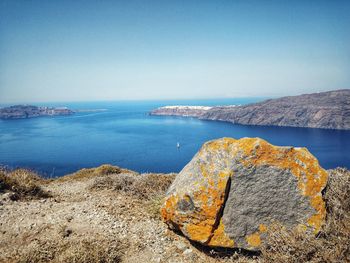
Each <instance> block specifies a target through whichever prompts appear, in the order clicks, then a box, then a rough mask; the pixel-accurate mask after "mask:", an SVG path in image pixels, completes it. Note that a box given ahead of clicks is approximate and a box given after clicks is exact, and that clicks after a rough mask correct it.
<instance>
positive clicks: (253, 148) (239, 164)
mask: <svg viewBox="0 0 350 263" xmlns="http://www.w3.org/2000/svg"><path fill="white" fill-rule="evenodd" d="M327 177H328V175H327V173H326V171H325V170H324V169H322V168H321V167H320V166H319V164H318V161H317V159H316V158H315V157H314V156H313V155H312V154H311V153H310V152H309V151H308V150H307V149H306V148H293V147H278V146H273V145H271V144H269V143H268V142H266V141H264V140H262V139H259V138H243V139H240V140H235V139H231V138H222V139H218V140H215V141H210V142H207V143H205V144H204V145H203V147H202V148H201V149H200V151H199V152H198V153H197V154H196V155H195V156H194V158H193V159H192V160H191V161H190V162H189V163H188V164H187V165H186V166H185V168H184V169H183V170H182V171H181V172H180V173H179V175H178V176H177V177H176V179H175V181H174V182H173V184H172V185H171V186H170V188H169V190H168V192H167V196H166V200H165V204H164V206H163V207H162V209H161V213H162V217H163V219H164V220H165V222H166V223H167V224H168V225H169V226H170V227H171V228H174V229H177V230H180V231H181V232H182V233H183V234H184V235H185V236H186V237H188V238H189V239H191V240H193V241H197V242H200V243H202V244H204V245H208V246H219V247H240V248H245V249H251V250H256V249H258V248H259V246H260V245H261V243H262V242H263V240H264V236H265V234H264V233H265V232H266V231H267V229H268V227H269V225H271V224H272V223H273V222H279V223H281V224H282V225H284V226H286V227H288V228H295V227H299V228H302V229H304V230H305V231H309V230H312V231H313V232H315V233H317V232H318V231H319V229H320V227H321V225H322V224H323V222H324V220H325V205H324V202H323V200H322V195H321V191H322V189H323V188H324V187H325V185H326V182H327Z"/></svg>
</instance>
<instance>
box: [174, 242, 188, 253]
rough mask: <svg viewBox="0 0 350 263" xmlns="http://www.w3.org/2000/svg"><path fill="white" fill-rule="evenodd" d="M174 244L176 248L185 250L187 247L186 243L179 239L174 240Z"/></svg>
mask: <svg viewBox="0 0 350 263" xmlns="http://www.w3.org/2000/svg"><path fill="white" fill-rule="evenodd" d="M174 244H175V246H176V248H177V249H178V250H181V251H185V250H186V249H187V245H186V244H185V243H184V242H182V241H180V240H179V241H176V242H174Z"/></svg>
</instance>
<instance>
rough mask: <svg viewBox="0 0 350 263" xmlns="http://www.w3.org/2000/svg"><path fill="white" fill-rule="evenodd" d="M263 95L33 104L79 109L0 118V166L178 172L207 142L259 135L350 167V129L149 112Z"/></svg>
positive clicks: (50, 173) (53, 173)
mask: <svg viewBox="0 0 350 263" xmlns="http://www.w3.org/2000/svg"><path fill="white" fill-rule="evenodd" d="M263 99H265V98H236V99H215V100H168V101H101V102H74V103H72V102H67V103H62V102H61V103H41V104H34V105H41V106H55V107H58V106H66V107H68V108H70V109H73V110H78V112H77V113H75V114H74V115H70V116H55V117H38V118H31V119H18V120H0V165H1V166H6V167H8V168H18V167H24V168H28V169H31V170H34V171H36V172H38V173H39V174H41V175H43V176H45V177H59V176H62V175H65V174H69V173H73V172H75V171H77V170H79V169H82V168H90V167H96V166H99V165H101V164H112V165H117V166H120V167H123V168H128V169H131V170H134V171H137V172H140V173H144V172H150V173H169V172H179V171H181V169H182V168H183V167H184V166H185V165H186V164H187V163H188V162H189V161H190V160H191V159H192V157H193V156H194V155H195V153H196V152H197V151H198V150H199V149H200V147H201V145H202V144H203V143H205V142H206V141H209V140H213V139H217V138H221V137H232V138H236V139H239V138H242V137H260V138H263V139H265V140H267V141H269V142H270V143H272V144H274V145H280V146H296V147H306V148H308V149H309V151H310V152H311V153H312V154H313V155H314V156H316V157H317V158H318V160H319V162H320V164H321V166H322V167H324V168H325V169H330V168H335V167H338V166H340V167H347V168H350V131H342V130H326V129H311V128H290V127H269V126H248V125H238V124H232V123H228V122H220V121H205V120H198V119H195V118H184V117H169V116H150V115H149V112H150V111H151V110H152V109H155V108H157V107H160V106H166V105H203V106H215V105H243V104H248V103H252V102H258V101H261V100H263ZM178 144H179V146H180V147H177V145H178Z"/></svg>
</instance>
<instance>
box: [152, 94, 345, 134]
mask: <svg viewBox="0 0 350 263" xmlns="http://www.w3.org/2000/svg"><path fill="white" fill-rule="evenodd" d="M150 114H151V115H161V116H166V115H167V116H184V117H195V118H199V119H203V120H216V121H227V122H231V123H236V124H244V125H266V126H288V127H307V128H323V129H339V130H349V129H350V89H344V90H336V91H329V92H321V93H313V94H304V95H300V96H289V97H283V98H278V99H269V100H265V101H263V102H259V103H253V104H248V105H241V106H215V107H202V108H201V107H195V108H193V106H190V107H186V106H165V107H161V108H158V109H155V110H153V111H151V112H150Z"/></svg>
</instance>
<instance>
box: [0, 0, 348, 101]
mask: <svg viewBox="0 0 350 263" xmlns="http://www.w3.org/2000/svg"><path fill="white" fill-rule="evenodd" d="M342 88H350V1H332V0H329V1H321V0H314V1H313V0H309V1H308V0H303V1H301V0H300V1H297V0H296V1H282V0H281V1H272V0H270V1H269V0H266V1H262V0H261V1H249V0H248V1H234V0H232V1H220V0H217V1H189V0H185V1H132V0H126V1H117V0H115V1H106V0H103V1H97V0H96V1H79V0H77V1H70V0H69V1H64V0H57V1H54V0H51V1H24V0H23V1H17V0H8V1H6V0H0V102H1V103H12V102H44V101H83V100H124V99H180V98H228V97H244V96H281V95H293V94H300V93H309V92H318V91H325V90H332V89H342Z"/></svg>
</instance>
